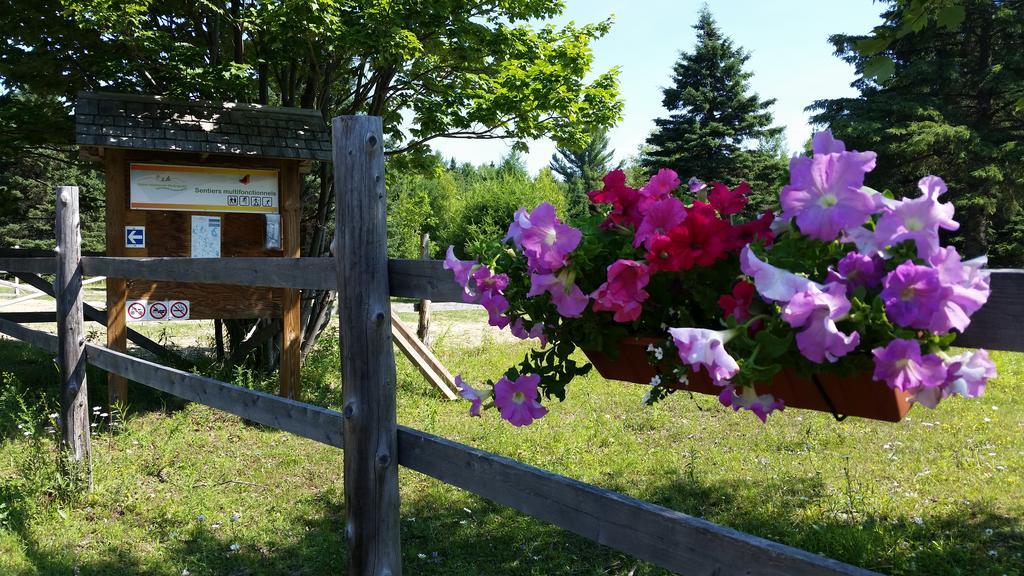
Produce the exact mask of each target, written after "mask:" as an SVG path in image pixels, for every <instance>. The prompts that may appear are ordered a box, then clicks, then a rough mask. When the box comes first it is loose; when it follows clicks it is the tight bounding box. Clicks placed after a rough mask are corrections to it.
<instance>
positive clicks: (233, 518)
mask: <svg viewBox="0 0 1024 576" xmlns="http://www.w3.org/2000/svg"><path fill="white" fill-rule="evenodd" d="M241 517H242V515H241V514H239V513H238V512H234V513H232V514H231V521H232V522H238V520H239V519H240V518H241Z"/></svg>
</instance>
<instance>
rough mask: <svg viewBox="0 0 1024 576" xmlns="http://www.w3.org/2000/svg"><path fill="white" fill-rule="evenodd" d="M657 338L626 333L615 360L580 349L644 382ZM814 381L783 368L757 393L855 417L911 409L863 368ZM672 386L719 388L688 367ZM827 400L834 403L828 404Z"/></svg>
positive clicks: (610, 369) (610, 374) (886, 416)
mask: <svg viewBox="0 0 1024 576" xmlns="http://www.w3.org/2000/svg"><path fill="white" fill-rule="evenodd" d="M660 343H661V341H659V340H654V339H652V338H628V339H626V340H623V341H622V342H620V344H619V357H618V358H616V359H612V358H610V357H608V356H606V355H605V354H603V353H601V352H597V351H594V350H584V351H583V352H584V354H586V355H587V358H589V359H590V363H591V364H593V365H594V367H595V368H597V371H598V373H599V374H601V376H603V377H605V378H607V379H609V380H622V381H624V382H637V383H640V384H648V383H650V381H651V378H652V377H653V376H654V375H655V371H654V368H653V367H652V366H651V365H650V364H649V363H648V362H647V352H646V349H647V346H648V345H649V344H656V345H657V344H660ZM817 380H818V383H819V384H820V385H821V388H822V390H819V389H818V386H817V385H816V384H815V383H814V381H813V380H809V379H806V378H802V377H800V376H798V375H797V374H796V373H794V372H793V371H791V370H783V371H782V372H780V373H779V374H777V375H776V376H775V378H774V379H772V383H771V387H770V389H769V387H765V389H764V390H760V389H759V390H758V392H760V393H768V392H770V393H771V394H773V395H775V397H776V398H782V399H783V401H785V403H786V408H804V409H807V410H817V411H819V412H829V413H833V414H837V415H840V416H842V417H845V416H858V417H860V418H870V419H872V420H884V421H887V422H899V421H900V420H902V419H903V417H904V416H906V414H907V411H908V410H910V402H909V401H907V398H906V396H905V395H904V394H903V393H901V392H899V391H896V390H893V389H891V388H889V387H888V386H887V385H886V384H885V383H884V382H877V381H875V380H873V379H872V378H871V374H870V373H867V372H866V373H862V374H854V375H851V376H845V377H840V376H836V375H834V374H827V373H821V374H818V375H817ZM672 387H673V388H676V389H677V390H689V391H690V392H697V393H699V394H711V395H714V396H718V394H719V393H720V392H721V391H722V389H721V388H720V387H719V386H715V385H714V384H713V383H712V382H711V379H710V378H709V377H708V375H707V372H705V371H703V370H701V371H699V372H691V373H690V378H689V384H687V385H682V384H677V385H674V386H672ZM826 397H827V398H828V400H826ZM829 401H831V403H832V407H831V408H830V407H829Z"/></svg>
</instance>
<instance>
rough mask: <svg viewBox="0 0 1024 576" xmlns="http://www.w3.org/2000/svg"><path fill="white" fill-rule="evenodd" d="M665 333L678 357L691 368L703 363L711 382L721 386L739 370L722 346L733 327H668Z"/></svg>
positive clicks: (730, 335) (733, 332) (732, 333)
mask: <svg viewBox="0 0 1024 576" xmlns="http://www.w3.org/2000/svg"><path fill="white" fill-rule="evenodd" d="M668 333H669V334H671V335H672V339H673V340H674V341H675V344H676V350H677V351H678V352H679V359H680V360H682V361H683V363H684V364H686V365H687V366H689V367H690V368H692V369H694V370H697V369H699V368H700V367H701V366H703V367H704V369H705V370H707V373H708V375H709V376H711V380H712V381H714V383H715V384H718V385H719V386H722V385H724V384H725V382H726V381H728V380H729V379H730V378H732V377H733V376H735V375H736V373H737V372H739V370H740V367H739V364H737V363H736V360H734V359H733V357H732V356H730V355H729V352H727V351H726V349H725V343H726V342H728V341H729V340H730V339H731V338H732V337H733V336H735V335H736V330H722V331H715V330H707V329H705V328H669V329H668Z"/></svg>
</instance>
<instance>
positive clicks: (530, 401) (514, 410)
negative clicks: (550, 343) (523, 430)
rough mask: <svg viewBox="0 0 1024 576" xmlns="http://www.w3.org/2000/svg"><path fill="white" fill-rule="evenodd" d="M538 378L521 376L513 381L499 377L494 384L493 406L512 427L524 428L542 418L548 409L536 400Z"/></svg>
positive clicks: (528, 375)
mask: <svg viewBox="0 0 1024 576" xmlns="http://www.w3.org/2000/svg"><path fill="white" fill-rule="evenodd" d="M538 384H540V376H539V375H537V374H523V375H522V376H520V377H518V378H516V379H515V380H509V379H508V378H506V377H505V376H502V377H501V380H498V381H497V382H496V383H495V384H494V406H495V407H496V408H497V409H498V411H499V412H501V417H502V418H504V419H505V420H508V421H509V422H510V423H511V424H512V425H513V426H526V425H528V424H530V423H531V422H533V421H534V420H537V419H539V418H542V417H543V416H544V415H545V414H547V413H548V409H547V408H545V407H543V406H541V404H540V402H539V401H538V400H537V385H538Z"/></svg>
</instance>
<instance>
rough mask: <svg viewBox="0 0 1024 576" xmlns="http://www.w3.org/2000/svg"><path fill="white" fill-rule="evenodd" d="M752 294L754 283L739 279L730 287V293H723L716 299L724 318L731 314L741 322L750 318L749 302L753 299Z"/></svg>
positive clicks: (753, 292)
mask: <svg viewBox="0 0 1024 576" xmlns="http://www.w3.org/2000/svg"><path fill="white" fill-rule="evenodd" d="M754 294H755V290H754V285H753V284H751V283H750V282H746V281H743V280H740V281H739V282H737V283H736V285H735V286H733V287H732V294H723V295H722V297H721V298H719V299H718V307H719V308H721V309H722V312H723V313H725V317H726V318H729V317H730V316H731V317H733V318H735V319H736V321H737V322H743V321H744V320H746V319H748V318H750V304H751V302H753V301H754Z"/></svg>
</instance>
